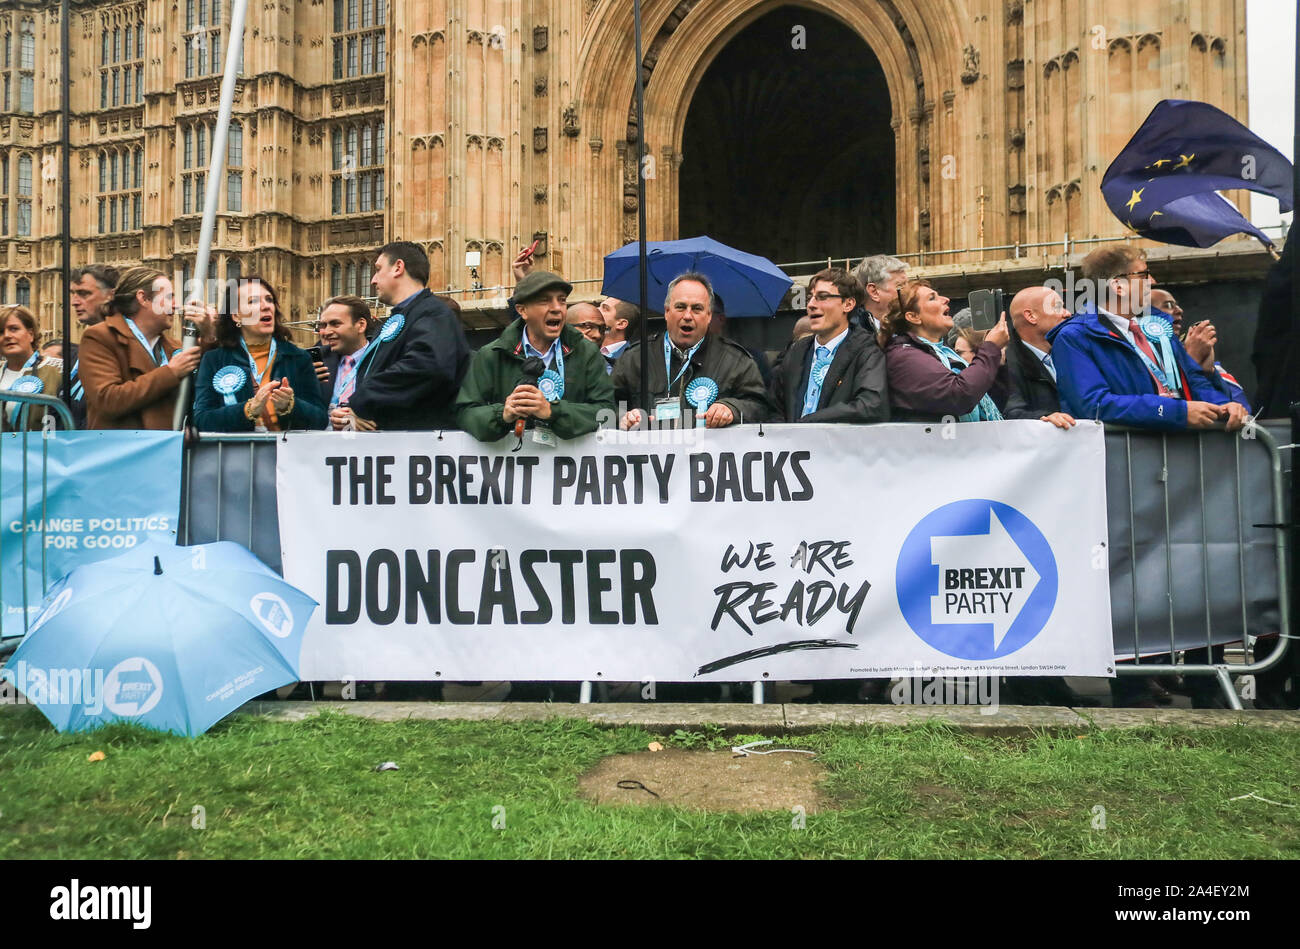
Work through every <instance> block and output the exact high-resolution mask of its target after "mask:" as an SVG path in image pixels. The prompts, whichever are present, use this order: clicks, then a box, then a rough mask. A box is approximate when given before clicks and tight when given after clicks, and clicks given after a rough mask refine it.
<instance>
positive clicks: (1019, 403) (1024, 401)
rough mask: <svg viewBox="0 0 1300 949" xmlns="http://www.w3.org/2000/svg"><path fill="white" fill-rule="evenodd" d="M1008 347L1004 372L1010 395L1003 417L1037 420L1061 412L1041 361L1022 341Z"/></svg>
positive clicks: (1050, 380)
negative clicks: (1009, 381) (1005, 371)
mask: <svg viewBox="0 0 1300 949" xmlns="http://www.w3.org/2000/svg"><path fill="white" fill-rule="evenodd" d="M1010 346H1011V347H1012V348H1011V350H1010V351H1009V352H1008V353H1007V372H1008V373H1009V374H1010V377H1011V393H1010V396H1009V397H1008V399H1007V407H1006V409H1005V410H1003V412H1002V415H1003V417H1005V418H1030V419H1039V418H1042V417H1043V416H1044V415H1051V414H1052V413H1053V412H1059V411H1061V397H1060V395H1059V394H1058V393H1057V391H1056V380H1054V379H1053V378H1052V374H1051V373H1050V372H1048V371H1047V367H1046V366H1044V365H1043V361H1042V360H1041V359H1039V358H1038V356H1037V355H1035V354H1034V353H1033V351H1031V350H1030V348H1029V347H1028V346H1026V345H1025V344H1024V342H1023V341H1022V340H1019V339H1017V340H1016V341H1015V342H1013V343H1011V344H1010Z"/></svg>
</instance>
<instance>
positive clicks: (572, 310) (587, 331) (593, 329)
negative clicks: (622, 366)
mask: <svg viewBox="0 0 1300 949" xmlns="http://www.w3.org/2000/svg"><path fill="white" fill-rule="evenodd" d="M564 322H566V323H568V324H569V325H570V326H573V327H576V328H577V330H578V332H579V333H581V334H582V335H583V336H585V337H587V339H589V340H591V341H592V342H593V343H595V344H596V348H597V349H600V347H601V346H602V345H604V342H605V321H604V320H603V319H601V316H600V310H599V308H598V307H597V306H596V304H594V303H570V304H569V312H568V314H567V315H566V316H565V318H564ZM608 371H609V370H608V369H607V370H606V374H608Z"/></svg>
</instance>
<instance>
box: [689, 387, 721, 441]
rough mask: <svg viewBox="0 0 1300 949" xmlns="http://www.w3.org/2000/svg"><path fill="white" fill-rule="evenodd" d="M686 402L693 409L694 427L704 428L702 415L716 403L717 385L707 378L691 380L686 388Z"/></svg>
mask: <svg viewBox="0 0 1300 949" xmlns="http://www.w3.org/2000/svg"><path fill="white" fill-rule="evenodd" d="M686 401H687V402H688V403H690V404H691V405H692V406H694V408H695V427H696V428H703V427H704V424H705V423H704V413H705V412H707V411H708V408H709V406H710V405H712V404H713V403H714V402H716V401H718V384H717V383H716V382H714V381H713V380H712V379H710V378H709V377H708V376H700V377H699V378H696V379H692V380H691V381H690V384H689V385H688V386H687V387H686Z"/></svg>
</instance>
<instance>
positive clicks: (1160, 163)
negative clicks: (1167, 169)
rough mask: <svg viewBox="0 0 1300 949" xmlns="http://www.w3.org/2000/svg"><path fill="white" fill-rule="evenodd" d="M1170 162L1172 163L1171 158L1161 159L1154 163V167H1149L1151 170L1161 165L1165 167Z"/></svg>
mask: <svg viewBox="0 0 1300 949" xmlns="http://www.w3.org/2000/svg"><path fill="white" fill-rule="evenodd" d="M1171 161H1173V159H1172V158H1162V159H1160V160H1159V161H1158V162H1156V163H1155V164H1154V165H1152V166H1151V167H1152V168H1159V167H1160V166H1161V165H1167V164H1169V163H1170V162H1171Z"/></svg>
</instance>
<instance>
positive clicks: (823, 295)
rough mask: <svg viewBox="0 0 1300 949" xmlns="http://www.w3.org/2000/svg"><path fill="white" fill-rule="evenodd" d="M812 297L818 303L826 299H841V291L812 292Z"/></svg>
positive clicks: (842, 297) (842, 296)
mask: <svg viewBox="0 0 1300 949" xmlns="http://www.w3.org/2000/svg"><path fill="white" fill-rule="evenodd" d="M812 298H813V299H814V300H816V301H817V302H818V303H825V302H826V301H827V300H843V299H844V295H843V294H842V293H814V294H813V295H812Z"/></svg>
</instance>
